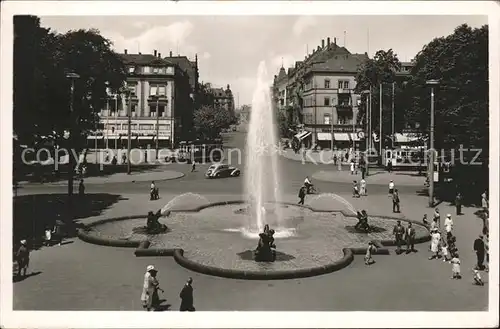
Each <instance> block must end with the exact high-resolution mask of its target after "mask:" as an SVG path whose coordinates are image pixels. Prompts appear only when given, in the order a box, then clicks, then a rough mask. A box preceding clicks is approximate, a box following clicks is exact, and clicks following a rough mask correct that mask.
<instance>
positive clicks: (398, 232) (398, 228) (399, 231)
mask: <svg viewBox="0 0 500 329" xmlns="http://www.w3.org/2000/svg"><path fill="white" fill-rule="evenodd" d="M392 234H393V235H394V240H395V241H396V254H398V255H399V254H401V244H402V243H403V237H404V234H405V228H404V227H403V225H401V221H400V220H398V221H397V224H396V225H395V226H394V229H393V230H392Z"/></svg>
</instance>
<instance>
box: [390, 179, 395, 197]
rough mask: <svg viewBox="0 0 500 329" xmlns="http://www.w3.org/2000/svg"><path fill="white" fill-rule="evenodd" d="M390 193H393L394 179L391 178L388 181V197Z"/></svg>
mask: <svg viewBox="0 0 500 329" xmlns="http://www.w3.org/2000/svg"><path fill="white" fill-rule="evenodd" d="M392 193H394V181H393V180H391V181H390V182H389V197H391V196H392Z"/></svg>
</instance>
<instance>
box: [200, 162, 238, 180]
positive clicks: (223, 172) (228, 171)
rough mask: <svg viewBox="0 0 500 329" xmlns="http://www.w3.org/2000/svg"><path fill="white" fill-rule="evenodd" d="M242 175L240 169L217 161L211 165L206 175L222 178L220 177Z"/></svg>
mask: <svg viewBox="0 0 500 329" xmlns="http://www.w3.org/2000/svg"><path fill="white" fill-rule="evenodd" d="M239 175H240V170H239V169H238V168H235V167H230V166H229V165H227V164H222V163H215V164H213V165H211V166H210V167H209V168H208V170H207V172H206V173H205V177H207V178H220V177H236V176H239Z"/></svg>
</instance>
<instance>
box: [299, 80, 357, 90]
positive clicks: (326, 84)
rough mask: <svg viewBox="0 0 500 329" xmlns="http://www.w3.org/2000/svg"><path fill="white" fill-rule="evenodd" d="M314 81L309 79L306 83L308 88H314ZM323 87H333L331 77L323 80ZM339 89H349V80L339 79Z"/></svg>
mask: <svg viewBox="0 0 500 329" xmlns="http://www.w3.org/2000/svg"><path fill="white" fill-rule="evenodd" d="M312 87H313V85H312V81H308V82H307V83H306V90H309V89H312ZM323 88H324V89H331V88H332V87H331V84H330V79H325V80H324V81H323ZM337 88H338V89H349V81H344V80H339V81H338V84H337Z"/></svg>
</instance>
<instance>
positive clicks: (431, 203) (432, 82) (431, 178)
mask: <svg viewBox="0 0 500 329" xmlns="http://www.w3.org/2000/svg"><path fill="white" fill-rule="evenodd" d="M426 84H427V85H428V86H430V87H431V124H430V129H429V132H430V136H429V151H430V154H429V158H430V159H429V163H430V164H429V207H433V206H434V88H436V87H437V86H438V85H439V80H434V79H433V80H427V82H426Z"/></svg>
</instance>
